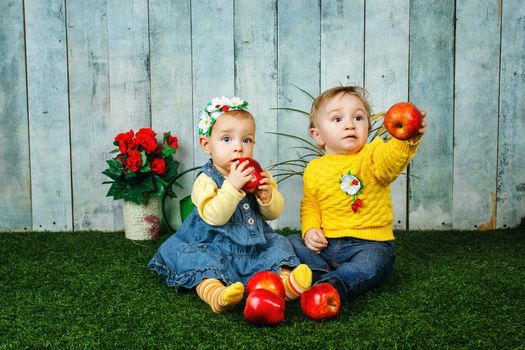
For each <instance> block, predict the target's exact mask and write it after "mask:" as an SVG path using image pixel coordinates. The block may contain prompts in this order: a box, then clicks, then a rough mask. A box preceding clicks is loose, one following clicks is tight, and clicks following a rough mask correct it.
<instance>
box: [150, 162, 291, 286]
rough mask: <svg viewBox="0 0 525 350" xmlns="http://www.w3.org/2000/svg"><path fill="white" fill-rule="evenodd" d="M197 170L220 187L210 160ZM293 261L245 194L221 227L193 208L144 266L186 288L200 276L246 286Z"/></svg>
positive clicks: (287, 245) (286, 244) (252, 199)
mask: <svg viewBox="0 0 525 350" xmlns="http://www.w3.org/2000/svg"><path fill="white" fill-rule="evenodd" d="M203 172H204V173H205V174H206V175H208V176H209V177H210V178H211V179H213V180H214V181H215V182H216V183H217V185H218V186H219V188H220V187H221V186H222V184H223V181H224V178H223V177H222V175H221V174H220V173H219V171H218V170H217V169H216V168H215V167H214V166H213V164H212V162H211V160H210V161H208V162H207V163H206V165H204V167H203ZM299 264H300V262H299V259H298V258H297V256H296V255H295V252H294V250H293V247H292V246H291V244H290V243H289V241H288V240H287V239H286V238H285V237H283V236H281V235H279V234H277V233H275V232H274V231H273V230H272V228H271V227H270V226H269V225H268V224H267V223H266V221H264V219H263V218H262V216H261V213H260V211H259V204H258V202H257V199H256V197H255V195H254V194H247V195H246V196H245V197H244V198H243V199H242V200H241V201H240V202H239V205H238V206H237V208H236V209H235V212H234V213H233V215H232V217H231V218H230V220H229V221H228V222H227V223H226V224H225V225H223V226H212V225H209V224H207V223H206V222H205V221H204V220H203V219H202V218H201V217H200V216H199V213H198V211H197V208H195V209H194V210H193V212H192V213H191V214H190V215H189V216H188V217H187V218H186V220H184V222H183V223H182V225H181V227H180V228H179V230H178V231H177V232H176V233H174V234H173V235H172V236H171V237H170V238H168V239H167V240H166V241H165V242H164V243H163V244H162V245H161V246H160V247H159V249H158V250H157V253H156V254H155V256H154V257H153V258H152V259H151V260H150V262H149V264H148V266H149V267H150V268H151V269H152V270H154V271H155V272H157V273H158V274H159V275H161V276H166V283H167V285H168V286H174V287H185V288H192V287H195V286H196V285H198V284H199V283H200V282H201V281H202V280H203V279H204V278H214V279H218V280H221V281H222V282H224V283H225V284H226V285H229V284H232V283H235V282H238V281H240V282H242V283H243V284H246V282H247V281H248V280H249V279H250V277H251V276H253V274H255V273H256V272H259V271H263V270H271V271H273V272H275V273H278V272H279V270H280V267H282V266H287V267H292V268H293V267H295V266H297V265H299Z"/></svg>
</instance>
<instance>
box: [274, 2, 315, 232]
mask: <svg viewBox="0 0 525 350" xmlns="http://www.w3.org/2000/svg"><path fill="white" fill-rule="evenodd" d="M277 13H278V50H279V51H278V57H279V62H278V107H284V108H298V109H301V110H306V111H309V110H310V107H311V103H312V101H311V100H310V99H309V98H308V97H307V96H306V95H305V94H304V93H302V92H301V91H299V90H298V89H297V88H295V87H294V86H293V85H291V84H294V85H296V86H298V87H300V88H302V89H304V90H306V91H308V92H309V93H310V94H312V95H314V96H317V95H318V94H319V92H320V91H319V88H320V85H319V83H320V72H319V67H320V40H321V33H320V15H321V9H320V3H319V1H315V0H307V1H306V0H305V1H279V3H278V10H277ZM278 131H279V132H282V133H287V134H292V135H296V136H300V137H303V138H306V139H309V138H310V136H309V134H308V121H307V120H306V119H305V118H304V116H303V115H300V114H297V113H294V112H288V111H282V110H280V111H279V113H278ZM296 146H298V144H297V143H296V142H294V141H290V140H288V139H286V138H282V137H281V138H279V139H278V146H277V147H278V160H279V161H285V160H289V159H293V158H297V152H296V150H294V149H292V147H296ZM302 185H303V182H302V179H301V178H299V177H298V176H295V177H292V178H289V179H288V180H285V181H283V182H282V183H281V186H280V190H281V192H282V194H283V196H284V198H285V208H284V211H283V215H282V216H281V217H280V218H279V226H280V227H296V228H299V227H300V217H299V208H300V202H301V198H302Z"/></svg>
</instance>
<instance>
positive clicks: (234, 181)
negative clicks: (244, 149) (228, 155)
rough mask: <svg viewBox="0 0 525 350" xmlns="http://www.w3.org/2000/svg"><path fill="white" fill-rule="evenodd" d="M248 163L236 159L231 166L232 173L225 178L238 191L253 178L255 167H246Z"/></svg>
mask: <svg viewBox="0 0 525 350" xmlns="http://www.w3.org/2000/svg"><path fill="white" fill-rule="evenodd" d="M247 165H248V161H244V162H242V163H241V164H239V161H238V160H236V161H235V162H233V163H232V165H231V166H230V173H229V174H228V176H226V178H225V180H228V182H229V183H230V184H231V185H232V186H233V187H234V188H235V189H236V190H237V191H240V190H241V189H242V188H243V187H244V185H246V184H247V183H248V181H250V180H251V178H252V173H253V170H254V169H253V168H251V167H250V168H247V169H245V168H246V166H247Z"/></svg>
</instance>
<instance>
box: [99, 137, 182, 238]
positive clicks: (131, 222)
mask: <svg viewBox="0 0 525 350" xmlns="http://www.w3.org/2000/svg"><path fill="white" fill-rule="evenodd" d="M156 136H157V133H156V132H155V131H153V130H152V129H151V128H142V129H140V130H139V131H137V133H135V132H134V131H133V130H130V131H128V132H123V133H119V134H118V135H117V136H115V138H114V141H113V145H114V146H116V148H115V149H113V150H112V151H111V153H114V154H116V155H115V156H114V158H112V159H109V160H107V161H106V162H107V164H108V168H107V169H105V170H104V171H103V172H102V173H103V174H104V175H106V176H108V177H109V178H111V181H105V182H103V183H104V184H111V186H110V188H109V190H108V193H107V195H106V196H107V197H113V199H123V200H124V202H123V207H122V208H123V216H124V228H125V232H126V238H129V239H135V240H144V239H155V238H157V237H158V234H159V230H160V223H161V219H160V218H161V210H160V198H161V196H162V195H163V193H164V192H165V191H166V192H167V195H169V196H171V197H174V196H175V193H174V192H173V190H172V188H171V186H170V187H169V188H168V187H167V186H166V185H167V184H168V183H170V182H172V180H173V179H175V178H176V177H177V169H178V166H179V162H178V161H176V160H175V159H174V158H173V155H174V154H175V152H176V150H177V148H178V140H177V137H175V136H172V135H171V133H170V132H165V133H164V134H163V138H162V141H161V142H158V141H157V138H156Z"/></svg>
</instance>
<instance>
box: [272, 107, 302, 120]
mask: <svg viewBox="0 0 525 350" xmlns="http://www.w3.org/2000/svg"><path fill="white" fill-rule="evenodd" d="M270 109H275V110H282V111H290V112H297V113H301V114H303V115H304V116H306V117H307V118H310V113H308V112H306V111H302V110H300V109H295V108H288V107H272V108H270Z"/></svg>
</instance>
